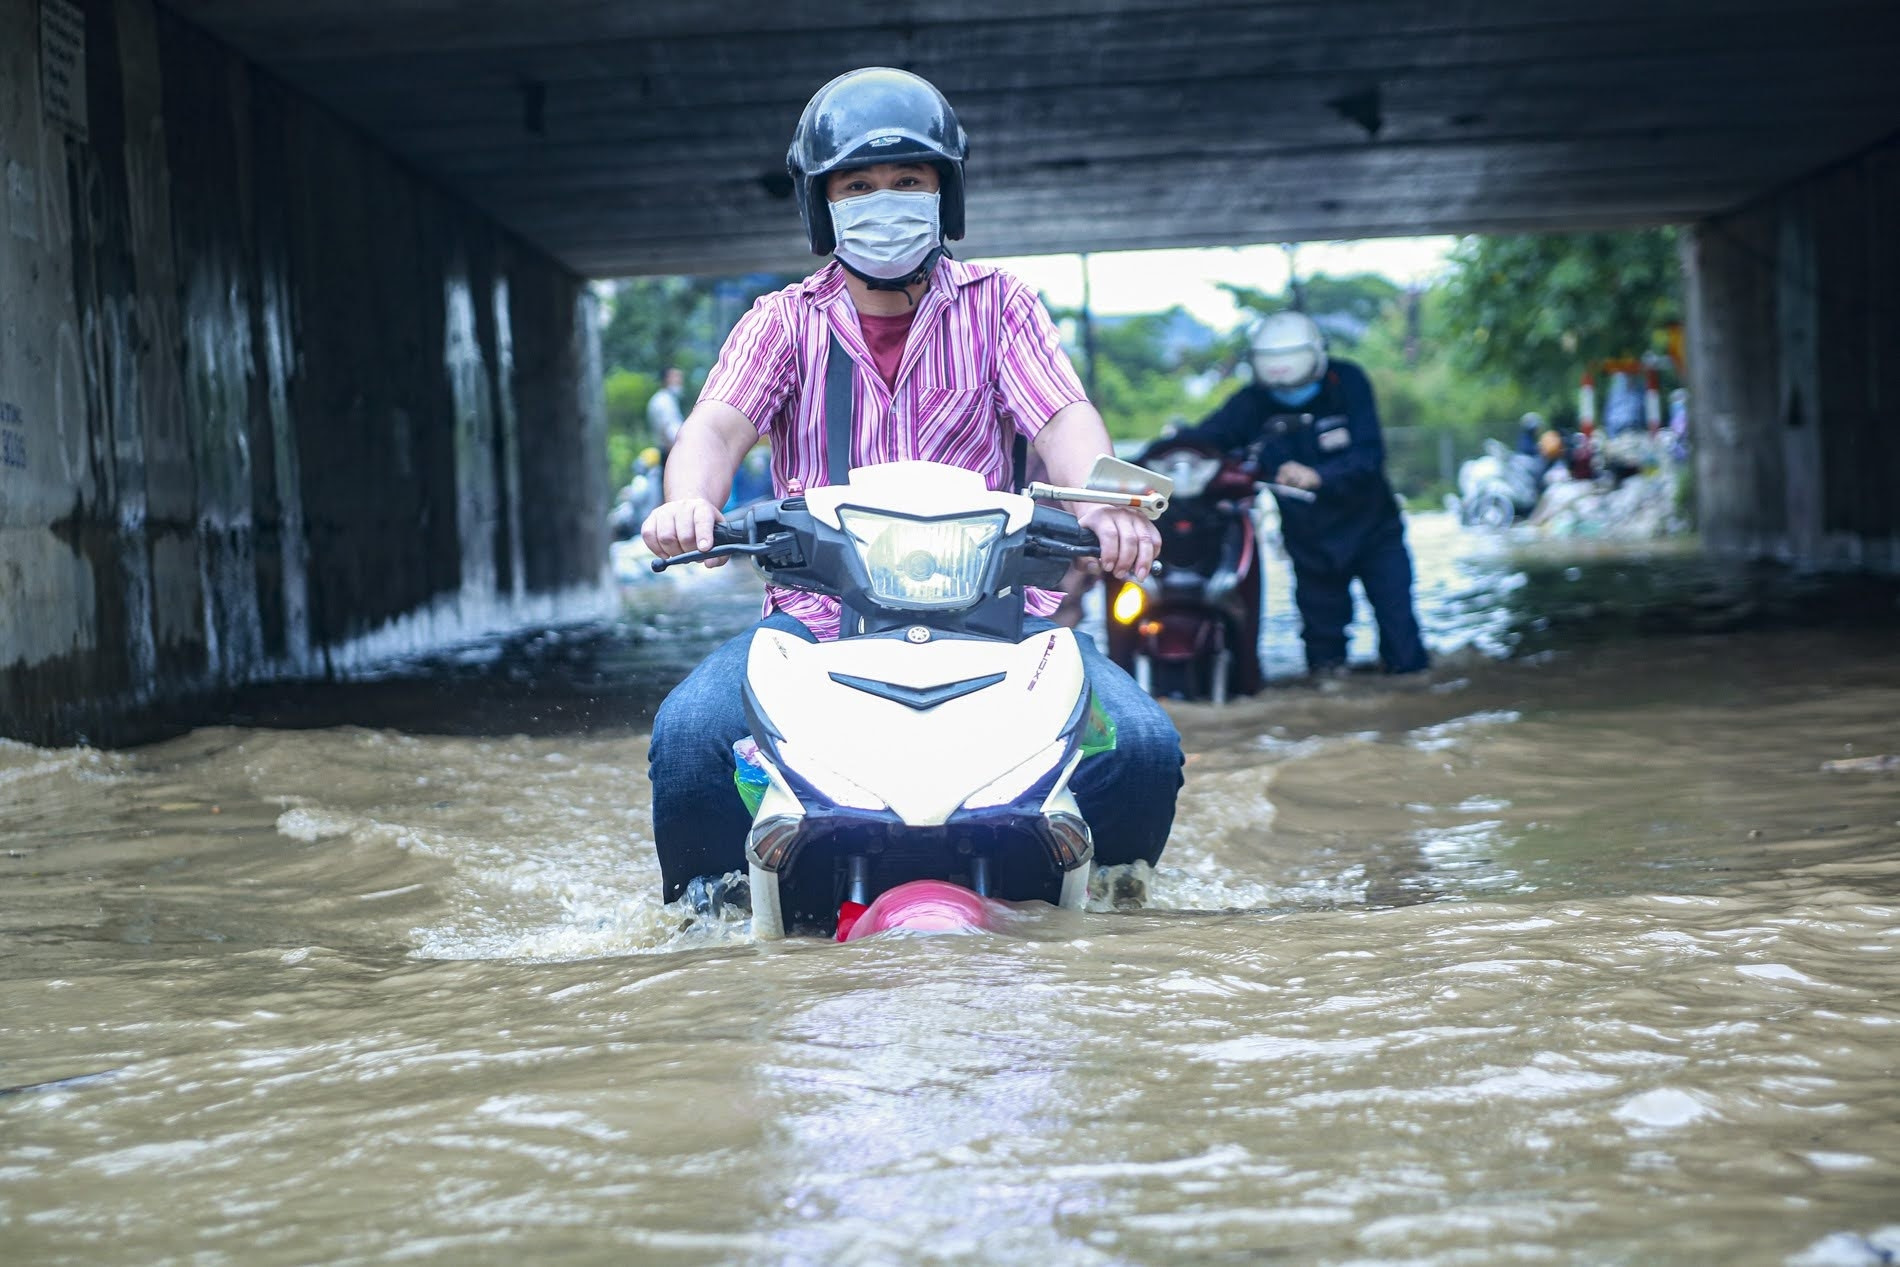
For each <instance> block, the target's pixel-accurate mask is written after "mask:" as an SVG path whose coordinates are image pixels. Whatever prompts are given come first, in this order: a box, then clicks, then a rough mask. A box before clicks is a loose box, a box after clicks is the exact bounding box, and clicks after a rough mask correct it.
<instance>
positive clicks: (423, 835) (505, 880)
mask: <svg viewBox="0 0 1900 1267" xmlns="http://www.w3.org/2000/svg"><path fill="white" fill-rule="evenodd" d="M1414 537H1415V542H1416V545H1417V549H1418V553H1419V558H1420V572H1421V583H1420V595H1421V606H1422V607H1423V609H1424V613H1425V617H1426V623H1427V625H1428V630H1429V632H1430V636H1431V638H1432V640H1433V642H1434V645H1435V646H1436V647H1437V648H1438V649H1439V651H1440V652H1441V659H1440V664H1439V666H1438V668H1437V669H1436V670H1435V671H1434V673H1433V675H1432V677H1431V679H1430V681H1428V682H1426V683H1422V684H1416V685H1411V686H1405V687H1397V686H1394V685H1392V684H1390V683H1388V682H1386V681H1384V680H1383V679H1380V678H1378V677H1376V676H1373V675H1361V676H1355V677H1353V678H1352V679H1350V680H1347V681H1345V682H1343V683H1338V684H1336V685H1334V686H1333V687H1331V688H1329V689H1325V690H1321V689H1315V688H1312V687H1307V686H1299V685H1291V684H1285V683H1282V684H1280V685H1277V686H1276V687H1274V688H1273V689H1270V690H1269V691H1268V692H1266V693H1265V694H1263V695H1262V696H1260V697H1258V698H1256V699H1253V700H1248V701H1243V702H1240V703H1237V704H1235V705H1233V706H1230V707H1228V708H1227V709H1225V710H1222V711H1219V712H1216V711H1214V710H1212V709H1210V708H1207V707H1205V706H1199V705H1183V704H1176V705H1174V706H1173V709H1174V712H1175V715H1176V717H1177V718H1178V720H1179V721H1180V724H1181V727H1182V730H1183V733H1184V736H1185V740H1186V746H1187V748H1188V750H1189V753H1190V765H1189V772H1188V785H1187V788H1186V790H1185V792H1184V794H1183V797H1182V801H1181V809H1180V815H1179V819H1178V823H1177V829H1176V832H1175V835H1174V837H1173V840H1172V842H1171V844H1170V847H1169V850H1168V853H1167V856H1166V857H1165V859H1164V861H1163V866H1162V868H1161V869H1160V871H1159V872H1158V873H1157V874H1156V875H1155V876H1154V877H1153V878H1152V892H1151V899H1150V903H1149V905H1148V907H1147V908H1146V909H1143V910H1139V911H1113V910H1099V911H1091V912H1089V913H1086V914H1062V913H1058V912H1053V911H1046V910H1045V911H1043V912H1041V913H1039V914H1036V913H1032V914H1028V915H1025V916H1023V917H1022V918H1021V919H1020V920H1019V921H1018V925H1017V926H1016V927H1013V928H1011V929H1010V930H1008V931H1007V932H1006V933H1001V934H995V935H984V936H960V937H934V938H910V939H905V938H887V939H878V940H874V941H872V942H870V943H865V944H859V945H853V946H851V947H848V948H845V947H836V946H831V945H825V944H818V943H810V942H805V943H785V944H779V945H763V944H757V943H754V942H753V941H752V940H751V939H750V937H749V936H748V935H747V933H746V930H745V928H744V926H743V924H742V923H740V922H736V921H728V922H721V921H707V920H703V919H694V918H692V917H691V916H689V915H688V914H686V913H684V912H682V911H680V910H679V909H677V908H668V907H663V906H661V905H660V904H659V903H658V902H657V900H656V899H655V888H656V884H657V869H656V867H655V865H654V863H653V861H652V857H651V849H650V845H649V843H648V841H649V836H648V823H647V815H646V806H647V801H648V789H647V784H646V778H645V763H644V755H645V728H646V725H647V722H648V719H649V718H650V715H651V710H652V707H653V705H654V703H655V702H656V701H657V699H658V698H659V696H660V695H661V694H662V693H663V691H664V687H665V684H666V682H667V681H668V680H670V677H671V676H674V675H676V674H677V672H678V671H679V669H680V667H681V666H683V665H685V664H689V663H691V661H692V659H693V657H694V656H695V655H697V654H698V652H699V650H701V649H703V647H704V646H705V645H706V643H707V641H708V640H710V639H711V638H712V637H715V636H717V633H718V631H719V630H720V629H721V628H724V627H726V626H727V625H730V624H731V623H733V622H736V621H741V620H743V619H744V617H745V615H746V612H747V610H748V609H749V607H750V605H751V603H752V602H753V601H754V600H753V597H752V594H751V593H750V591H748V589H747V588H746V583H745V582H744V581H743V580H742V579H740V578H738V576H737V570H736V569H731V570H730V571H732V572H733V573H734V575H733V576H732V577H727V578H705V577H702V578H698V579H693V580H683V581H681V582H680V583H678V584H677V585H674V586H671V587H667V588H648V589H643V590H642V591H641V592H639V593H637V594H635V595H634V598H633V603H632V606H631V607H630V609H629V610H630V616H629V619H628V621H627V622H626V624H625V625H623V626H620V627H618V628H616V629H614V630H591V631H587V630H582V631H560V632H553V633H548V634H545V635H542V636H540V637H538V638H533V639H517V640H511V641H509V642H507V643H498V644H495V645H494V646H490V647H484V648H471V649H468V650H467V651H465V652H463V653H460V654H458V655H455V656H448V657H436V658H434V659H431V660H427V661H421V662H418V663H416V664H413V665H409V666H405V667H402V668H400V669H399V670H398V671H394V672H392V673H391V675H389V676H388V677H387V678H385V679H384V680H381V681H376V682H359V683H352V684H348V685H341V686H337V685H333V686H329V687H321V688H318V687H311V688H302V689H297V690H278V691H274V692H265V693H256V694H253V695H251V696H249V697H246V698H242V699H238V700H234V701H228V702H226V703H225V704H223V705H221V707H222V709H223V717H222V720H221V722H220V723H218V724H209V722H210V719H207V722H208V724H203V725H198V726H195V727H194V728H192V729H189V730H188V731H186V732H185V733H181V734H178V735H176V736H175V737H173V738H170V739H167V740H164V741H162V742H157V743H153V744H150V745H147V746H144V747H140V748H135V749H129V750H122V751H100V750H95V749H90V748H84V747H82V748H75V749H66V750H45V749H36V748H29V747H25V746H22V745H16V744H0V802H3V803H4V805H5V809H6V815H5V821H4V823H0V848H3V852H0V867H4V868H5V869H4V871H0V936H4V952H5V953H4V958H3V959H0V1083H4V1084H5V1085H6V1086H7V1087H8V1088H9V1090H8V1091H7V1092H6V1093H5V1094H0V1258H4V1259H5V1260H6V1261H8V1262H33V1263H99V1262H111V1263H134V1262H136V1263H157V1262H190V1263H194V1264H196V1263H222V1262H230V1263H246V1264H249V1263H265V1264H270V1263H314V1262H322V1263H364V1262H388V1261H396V1260H422V1261H438V1262H515V1261H523V1260H529V1261H544V1260H567V1261H577V1262H595V1261H598V1262H655V1263H703V1262H733V1263H787V1264H790V1263H807V1262H810V1263H820V1262H822V1263H826V1264H856V1263H864V1264H882V1263H1039V1264H1040V1263H1054V1264H1109V1263H1201V1262H1205V1263H1227V1262H1237V1263H1251V1262H1298V1263H1340V1264H1345V1263H1430V1264H1466V1263H1525V1262H1533V1263H1534V1262H1553V1263H1581V1262H1589V1263H1685V1264H1687V1263H1696V1264H1701V1263H1710V1262H1724V1263H1728V1262H1734V1263H1785V1262H1794V1263H1800V1264H1834V1263H1853V1262H1869V1263H1871V1262H1875V1261H1879V1259H1878V1257H1877V1254H1878V1253H1879V1250H1878V1249H1877V1248H1876V1245H1878V1244H1881V1243H1886V1242H1883V1241H1882V1240H1881V1238H1882V1237H1883V1236H1891V1235H1895V1233H1894V1232H1893V1230H1892V1225H1894V1224H1896V1223H1900V1076H1897V1075H1900V1069H1897V1066H1900V918H1897V917H1900V773H1895V772H1892V771H1884V770H1881V769H1879V768H1878V767H1879V765H1880V763H1878V762H1870V761H1866V760H1864V758H1867V757H1873V756H1879V755H1883V754H1894V753H1900V655H1896V648H1897V647H1900V642H1897V640H1896V631H1897V630H1900V611H1896V609H1895V608H1894V606H1893V595H1892V593H1891V592H1890V591H1889V590H1887V589H1883V588H1882V587H1880V586H1878V585H1875V584H1873V583H1871V582H1859V583H1852V582H1849V583H1837V582H1821V581H1815V580H1803V579H1801V578H1794V577H1789V576H1786V575H1783V574H1779V573H1773V572H1754V573H1736V572H1724V571H1722V570H1720V569H1716V568H1714V567H1713V566H1712V565H1708V564H1705V563H1704V562H1702V561H1701V560H1700V559H1698V558H1697V557H1696V556H1695V555H1693V553H1691V552H1688V551H1687V550H1685V549H1684V548H1682V547H1669V548H1667V549H1659V550H1646V551H1642V552H1638V553H1636V554H1633V555H1632V554H1631V553H1629V552H1628V551H1627V550H1613V549H1609V548H1579V547H1578V546H1576V545H1575V544H1574V543H1572V544H1569V545H1561V546H1556V547H1542V548H1538V549H1528V550H1527V549H1516V550H1513V549H1508V548H1504V547H1501V546H1499V545H1498V544H1496V543H1495V542H1492V541H1484V540H1476V539H1472V538H1467V537H1465V536H1462V535H1460V534H1459V533H1458V532H1457V531H1456V530H1455V529H1454V528H1452V527H1451V526H1450V525H1448V524H1446V523H1444V522H1443V521H1442V520H1438V519H1435V518H1432V517H1426V518H1425V519H1423V520H1422V521H1421V522H1420V523H1418V524H1416V525H1415V529H1414ZM1279 580H1280V581H1281V582H1283V580H1284V578H1283V577H1281V578H1279ZM1279 593H1280V595H1281V598H1280V599H1279V600H1276V601H1278V602H1279V603H1280V605H1279V606H1278V607H1276V608H1274V609H1272V610H1273V615H1272V618H1271V619H1270V621H1269V637H1270V663H1271V664H1272V665H1273V666H1274V667H1275V670H1276V672H1281V673H1286V672H1290V671H1291V669H1292V668H1293V667H1294V666H1296V665H1297V651H1296V650H1295V649H1294V648H1293V647H1292V646H1291V643H1290V641H1289V640H1290V637H1291V632H1292V629H1293V626H1292V624H1291V617H1290V613H1289V612H1288V610H1287V608H1286V605H1285V604H1284V601H1283V600H1284V587H1283V584H1282V586H1281V588H1280V590H1279ZM1362 649H1365V648H1362ZM1830 763H1837V764H1835V765H1834V766H1833V768H1829V765H1830ZM1838 763H1845V764H1844V765H1843V764H1838ZM1870 1237H1871V1238H1874V1239H1873V1240H1871V1241H1870V1240H1868V1239H1867V1238H1870Z"/></svg>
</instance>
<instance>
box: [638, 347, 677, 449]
mask: <svg viewBox="0 0 1900 1267" xmlns="http://www.w3.org/2000/svg"><path fill="white" fill-rule="evenodd" d="M685 390H686V372H685V371H684V370H682V369H680V368H679V367H678V366H668V367H667V371H666V373H664V374H662V375H661V376H660V385H659V387H657V388H656V389H654V392H653V395H652V396H650V397H648V399H647V430H648V431H649V432H651V433H652V435H653V439H654V442H655V443H656V444H658V445H659V446H660V451H661V452H662V453H670V452H672V449H673V446H674V444H676V443H678V441H679V436H680V427H681V425H682V424H683V423H684V421H685V419H684V417H683V416H682V414H681V411H680V393H681V392H683V391H685Z"/></svg>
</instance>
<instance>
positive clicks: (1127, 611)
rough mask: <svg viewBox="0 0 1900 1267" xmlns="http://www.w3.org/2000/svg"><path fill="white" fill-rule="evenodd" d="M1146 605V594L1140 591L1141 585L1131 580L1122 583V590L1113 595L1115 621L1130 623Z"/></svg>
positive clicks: (1137, 617) (1138, 616) (1132, 622)
mask: <svg viewBox="0 0 1900 1267" xmlns="http://www.w3.org/2000/svg"><path fill="white" fill-rule="evenodd" d="M1147 607H1148V595H1147V594H1145V593H1143V592H1142V588H1141V586H1139V585H1136V584H1134V583H1132V582H1130V583H1129V584H1126V585H1123V586H1122V592H1121V593H1119V594H1117V595H1115V622H1116V623H1117V624H1121V625H1132V624H1134V623H1135V621H1137V620H1139V619H1140V618H1141V613H1142V612H1143V611H1145V610H1146V609H1147Z"/></svg>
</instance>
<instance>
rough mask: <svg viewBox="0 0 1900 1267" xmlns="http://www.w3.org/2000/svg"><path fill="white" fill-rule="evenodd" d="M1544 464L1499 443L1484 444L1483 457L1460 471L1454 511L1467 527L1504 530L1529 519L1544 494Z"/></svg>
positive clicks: (1474, 460) (1473, 460)
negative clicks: (1521, 520)
mask: <svg viewBox="0 0 1900 1267" xmlns="http://www.w3.org/2000/svg"><path fill="white" fill-rule="evenodd" d="M1543 468H1544V463H1543V462H1542V461H1540V460H1539V459H1537V458H1534V457H1530V456H1528V455H1526V454H1523V453H1513V452H1512V451H1511V450H1510V449H1507V448H1506V447H1505V446H1504V445H1503V444H1502V443H1501V442H1499V441H1497V440H1486V441H1485V442H1484V456H1483V457H1475V458H1472V459H1470V460H1469V461H1467V462H1466V463H1465V464H1464V465H1463V466H1460V467H1459V468H1458V496H1457V497H1456V498H1455V499H1453V500H1454V501H1455V503H1456V504H1455V507H1454V509H1456V510H1457V512H1458V521H1459V522H1460V523H1462V524H1464V525H1465V526H1466V527H1468V528H1488V529H1491V530H1493V531H1502V530H1503V529H1505V528H1509V527H1510V526H1511V525H1512V524H1513V523H1515V522H1516V521H1518V520H1520V519H1527V518H1529V517H1530V514H1531V512H1532V511H1534V510H1536V509H1537V499H1538V498H1539V497H1541V496H1542V495H1543V491H1544V489H1543V483H1542V472H1543Z"/></svg>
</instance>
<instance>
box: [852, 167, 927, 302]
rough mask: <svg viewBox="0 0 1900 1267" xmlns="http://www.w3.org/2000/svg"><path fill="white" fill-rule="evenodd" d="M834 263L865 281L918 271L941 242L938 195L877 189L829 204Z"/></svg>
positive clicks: (891, 277) (890, 278) (904, 275)
mask: <svg viewBox="0 0 1900 1267" xmlns="http://www.w3.org/2000/svg"><path fill="white" fill-rule="evenodd" d="M831 227H832V231H833V232H834V233H835V234H836V235H837V239H838V245H837V246H836V247H835V248H834V249H833V254H835V255H836V256H837V257H838V258H839V259H841V260H843V261H844V262H845V263H847V264H849V265H850V266H851V267H853V268H855V269H857V270H858V271H859V272H860V273H863V274H865V275H866V276H867V277H876V278H881V279H884V280H895V279H897V278H900V277H908V276H910V275H911V274H912V273H914V272H916V271H917V266H918V265H919V264H922V263H923V262H924V258H925V257H926V256H928V255H929V254H930V253H931V252H932V251H934V250H936V249H937V246H938V244H940V243H941V242H942V241H943V231H942V230H941V229H940V228H939V227H938V221H937V195H936V194H934V193H929V192H913V191H907V190H898V189H880V190H878V191H877V192H876V193H872V194H859V195H858V196H857V197H856V198H846V199H843V200H842V201H840V202H834V203H832V204H831Z"/></svg>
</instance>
